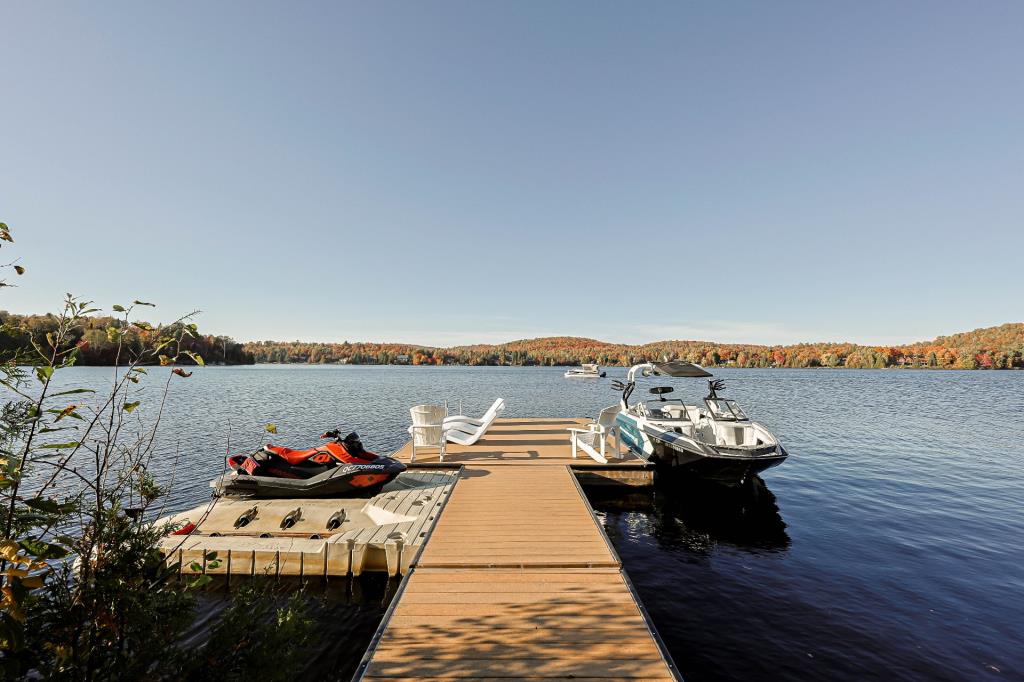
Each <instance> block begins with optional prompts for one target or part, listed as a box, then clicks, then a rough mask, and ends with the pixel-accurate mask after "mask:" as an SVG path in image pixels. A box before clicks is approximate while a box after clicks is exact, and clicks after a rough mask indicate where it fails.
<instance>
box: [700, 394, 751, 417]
mask: <svg viewBox="0 0 1024 682" xmlns="http://www.w3.org/2000/svg"><path fill="white" fill-rule="evenodd" d="M704 402H705V403H706V404H707V406H708V409H709V410H711V416H712V417H714V418H715V420H716V421H728V422H735V421H745V420H746V419H747V415H746V414H744V412H743V410H741V409H740V406H739V405H737V404H736V401H735V400H725V399H723V398H714V399H712V398H705V399H704Z"/></svg>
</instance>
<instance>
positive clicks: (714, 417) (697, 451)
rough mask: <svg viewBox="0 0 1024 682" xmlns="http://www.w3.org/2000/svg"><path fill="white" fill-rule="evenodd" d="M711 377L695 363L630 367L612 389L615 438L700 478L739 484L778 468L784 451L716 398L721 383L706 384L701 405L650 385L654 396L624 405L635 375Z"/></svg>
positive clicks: (664, 465) (728, 402) (743, 415)
mask: <svg viewBox="0 0 1024 682" xmlns="http://www.w3.org/2000/svg"><path fill="white" fill-rule="evenodd" d="M652 375H654V376H669V377H712V375H711V373H710V372H708V371H706V370H705V369H704V368H703V367H701V366H700V365H695V364H692V363H689V362H681V361H673V362H659V363H652V362H647V363H643V364H640V365H635V366H634V367H632V368H630V370H629V374H628V375H627V378H626V381H625V382H622V381H615V382H613V383H612V386H613V387H614V388H615V389H616V390H621V391H622V400H621V403H620V412H619V414H618V416H617V417H616V425H617V426H618V428H619V435H620V437H621V439H622V441H623V442H624V443H626V445H627V446H629V449H630V450H631V451H632V452H634V453H635V454H637V455H638V456H640V457H643V458H646V459H648V460H650V461H652V462H654V463H656V464H658V465H659V467H660V468H664V469H669V470H677V471H680V472H686V473H690V474H693V475H696V476H699V477H701V478H706V479H710V480H714V481H717V482H719V483H725V484H727V485H740V484H743V483H746V482H748V481H750V480H751V479H752V478H753V477H754V476H755V475H756V474H758V473H760V472H762V471H764V470H765V469H768V468H770V467H773V466H778V465H779V464H781V463H782V462H783V460H785V459H786V457H787V456H788V453H787V452H786V449H785V448H783V447H782V445H781V444H780V443H779V441H778V439H777V438H776V437H775V435H774V434H772V432H771V431H769V430H768V428H767V427H765V426H764V425H763V424H760V423H758V422H755V421H751V420H750V418H749V417H747V415H746V413H744V412H743V410H742V409H740V406H739V405H738V404H737V403H736V401H735V400H729V399H727V398H722V397H721V396H719V395H718V391H721V390H723V389H724V388H725V382H724V381H722V380H721V379H717V380H716V379H713V378H712V379H711V380H710V381H708V387H709V392H708V395H707V396H706V397H705V398H704V400H703V404H702V405H697V404H694V405H689V404H686V403H684V402H683V401H682V400H679V399H669V398H666V397H665V396H667V395H668V394H670V393H672V392H673V391H674V389H673V388H672V387H671V386H654V387H652V388H650V389H649V390H650V393H651V394H653V395H654V396H656V397H655V398H654V399H652V400H648V401H647V402H638V403H636V404H634V405H630V404H629V397H630V395H631V394H632V393H633V390H634V389H635V388H636V380H637V378H638V377H646V376H652Z"/></svg>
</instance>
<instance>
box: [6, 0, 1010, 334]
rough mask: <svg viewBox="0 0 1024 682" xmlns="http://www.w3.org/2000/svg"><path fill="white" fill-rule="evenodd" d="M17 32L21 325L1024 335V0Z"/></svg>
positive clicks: (11, 144)
mask: <svg viewBox="0 0 1024 682" xmlns="http://www.w3.org/2000/svg"><path fill="white" fill-rule="evenodd" d="M0 27H2V36H3V41H2V44H3V59H2V60H0V220H3V221H5V222H7V223H9V224H10V225H11V227H12V228H13V229H14V231H15V236H16V239H17V244H16V245H15V250H13V251H12V250H9V249H7V248H5V249H4V251H3V252H2V253H6V254H9V255H10V254H17V255H18V256H20V257H21V258H22V263H23V264H24V265H25V266H26V267H27V268H28V273H27V274H26V275H25V276H24V277H22V278H20V279H19V282H18V283H19V285H20V286H19V288H17V289H7V290H5V291H3V292H2V293H0V307H2V308H7V309H8V310H11V311H15V312H42V311H47V310H53V309H55V307H56V306H57V305H58V304H59V300H60V298H61V297H62V295H63V292H65V291H73V292H75V293H77V294H81V295H84V296H87V297H89V298H92V299H94V300H96V301H97V302H98V303H100V304H102V305H103V306H104V307H106V308H108V309H109V306H110V305H111V304H113V303H118V302H120V303H124V302H126V301H130V300H131V299H132V298H141V299H144V300H151V301H155V302H157V303H158V304H159V306H160V307H159V308H158V309H157V311H158V313H159V315H158V316H157V317H159V318H160V319H163V320H167V319H171V318H173V317H174V316H175V315H176V314H178V313H181V312H185V311H188V310H190V309H192V308H201V309H202V310H203V311H204V313H203V315H202V317H201V318H200V326H201V327H202V328H203V329H204V330H207V331H210V332H215V333H228V334H232V335H233V336H235V337H236V338H239V339H243V340H249V339H264V338H274V339H286V340H287V339H297V338H299V339H305V340H337V341H341V340H345V339H348V340H353V341H354V340H394V341H409V342H419V343H425V344H451V343H460V342H472V341H482V342H484V341H502V340H510V339H514V338H521V337H533V336H542V335H548V334H572V335H585V336H592V337H597V338H601V339H606V340H611V341H623V342H637V341H648V340H656V339H666V338H702V339H710V340H718V341H749V342H767V343H776V342H791V341H797V340H808V341H814V340H854V341H861V342H874V343H887V342H899V341H909V340H916V339H923V338H931V337H933V336H935V335H937V334H940V333H949V332H954V331H960V330H966V329H972V328H975V327H979V326H987V325H992V324H998V323H1002V322H1007V321H1020V320H1022V319H1024V304H1022V303H1021V293H1022V291H1024V268H1022V265H1021V254H1022V243H1021V241H1022V236H1021V235H1022V234H1024V4H1022V3H1019V2H985V3H980V4H978V3H963V2H957V3H944V2H921V3H912V2H907V3H892V2H878V3H871V2H857V3H846V4H842V5H841V4H839V3H821V2H807V3H796V2H771V3H768V2H728V3H722V2H706V3H681V2H672V3H664V4H662V3H624V2H607V3H601V2H578V3H569V2H553V3H549V2H504V3H498V2H464V3H462V2H460V3H448V2H403V3H390V2H383V3H382V2H362V3H358V4H353V3H339V2H323V3H314V2H303V3H285V2H278V3H260V2H239V3H230V2H194V3H193V2H170V3H155V2H145V3H137V2H126V3H113V2H101V3H34V2H21V3H17V2H7V3H4V4H3V5H2V6H0ZM2 253H0V255H2Z"/></svg>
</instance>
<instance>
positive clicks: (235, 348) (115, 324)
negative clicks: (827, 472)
mask: <svg viewBox="0 0 1024 682" xmlns="http://www.w3.org/2000/svg"><path fill="white" fill-rule="evenodd" d="M57 324H58V320H57V318H56V317H55V316H53V315H15V314H11V313H8V312H6V311H0V352H2V351H16V350H23V351H26V357H27V356H29V355H30V353H29V351H31V350H32V341H33V339H34V340H35V341H36V343H40V342H42V341H43V340H45V338H46V335H47V334H48V333H52V332H53V330H54V329H56V327H57ZM175 325H183V326H190V327H191V328H192V330H193V333H191V334H185V335H179V334H174V332H175V331H176V329H175V328H174V327H175ZM175 325H168V326H164V327H156V326H154V325H151V324H149V323H147V322H142V321H139V322H132V323H127V322H125V321H124V320H123V319H119V318H115V317H107V316H91V317H86V318H83V321H82V322H81V323H80V324H79V325H78V326H77V327H76V329H75V332H74V333H75V334H76V337H77V338H76V339H75V341H76V343H77V344H78V345H79V347H80V351H79V354H78V364H80V365H112V364H114V362H115V361H116V360H117V353H118V348H119V346H118V342H117V338H118V335H117V333H116V332H117V331H118V330H122V329H124V330H125V335H124V337H123V339H122V340H121V346H120V348H121V352H122V353H124V349H125V348H129V349H131V351H132V352H133V353H134V354H137V353H139V352H141V351H142V350H143V349H146V348H152V347H153V345H154V344H155V343H158V339H160V338H161V337H162V335H166V334H167V333H168V332H171V333H172V335H174V336H176V337H180V338H181V339H182V340H181V344H182V347H181V348H180V349H179V348H175V349H174V350H175V352H178V351H189V352H191V353H193V354H194V355H196V356H199V357H200V358H202V360H201V361H203V362H205V363H207V364H227V365H237V364H253V363H301V364H354V365H374V364H385V365H390V364H410V365H547V366H566V365H579V364H581V363H584V362H596V363H598V364H600V365H603V366H612V367H614V366H622V367H628V366H630V365H633V364H635V363H637V362H642V361H645V360H664V359H666V358H667V359H678V360H686V361H688V362H696V363H698V364H701V365H704V366H707V367H721V366H733V367H846V368H851V369H869V368H885V367H920V368H933V369H1014V368H1024V323H1020V322H1015V323H1008V324H1004V325H1000V326H998V327H987V328H984V329H975V330H974V331H970V332H964V333H960V334H953V335H951V336H940V337H938V338H936V339H934V340H932V341H922V342H919V343H912V344H907V345H902V346H862V345H857V344H853V343H799V344H793V345H787V346H766V345H755V344H735V343H713V342H708V341H658V342H654V343H648V344H643V345H625V344H615V343H607V342H604V341H597V340H594V339H585V338H579V337H571V336H557V337H547V338H540V339H526V340H522V341H511V342H509V343H502V344H480V345H472V346H454V347H451V348H435V347H428V346H415V345H408V344H394V343H369V342H355V343H350V342H348V341H345V342H344V343H312V342H303V341H286V342H282V341H256V342H249V343H240V342H237V341H235V340H234V339H232V338H230V337H227V336H213V335H205V334H201V333H199V330H198V328H196V326H195V325H194V324H193V325H187V323H184V322H179V323H175ZM191 357H192V356H190V355H187V354H185V355H181V358H183V361H184V362H186V363H188V362H192V360H191ZM124 361H125V358H122V359H121V362H124Z"/></svg>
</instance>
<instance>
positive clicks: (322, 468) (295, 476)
mask: <svg viewBox="0 0 1024 682" xmlns="http://www.w3.org/2000/svg"><path fill="white" fill-rule="evenodd" d="M320 437H321V438H328V439H330V442H329V443H325V444H323V445H319V446H317V447H315V448H309V449H307V450H295V449H292V448H286V447H281V446H278V445H265V446H263V448H262V449H260V450H258V451H257V452H254V453H253V454H251V455H231V456H229V457H228V458H227V462H228V466H229V467H230V468H231V470H232V471H231V473H229V474H225V475H224V476H221V477H220V478H219V479H217V480H215V481H213V483H211V485H212V486H213V487H214V488H215V489H216V494H218V495H244V496H248V497H354V496H359V497H364V496H365V497H368V496H371V495H376V494H377V493H379V492H380V489H381V488H382V487H384V484H386V483H387V482H389V481H391V480H392V479H394V478H395V476H398V474H400V473H402V472H403V471H405V465H404V464H402V463H401V462H399V461H398V460H397V459H393V458H391V457H382V456H381V455H377V454H374V453H372V452H369V451H368V450H366V449H365V448H364V447H363V444H362V442H360V440H359V436H358V435H357V434H355V433H354V432H353V433H350V434H348V435H347V436H345V437H344V438H342V437H341V433H340V431H337V430H335V431H328V432H327V433H325V434H323V435H322V436H320Z"/></svg>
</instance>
